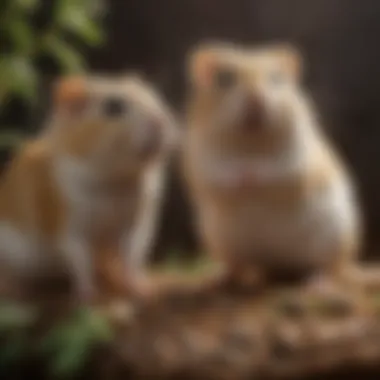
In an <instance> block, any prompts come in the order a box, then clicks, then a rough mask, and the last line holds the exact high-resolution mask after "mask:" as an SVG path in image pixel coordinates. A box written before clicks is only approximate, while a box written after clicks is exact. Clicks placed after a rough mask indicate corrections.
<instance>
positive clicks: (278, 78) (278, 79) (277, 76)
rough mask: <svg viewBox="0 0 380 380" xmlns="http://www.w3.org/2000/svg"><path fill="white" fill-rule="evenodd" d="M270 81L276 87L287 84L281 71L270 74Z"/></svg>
mask: <svg viewBox="0 0 380 380" xmlns="http://www.w3.org/2000/svg"><path fill="white" fill-rule="evenodd" d="M269 81H270V82H271V84H273V85H275V86H279V85H281V84H283V83H284V82H285V75H284V73H283V72H282V71H280V70H274V71H272V72H270V73H269Z"/></svg>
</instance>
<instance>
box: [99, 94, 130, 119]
mask: <svg viewBox="0 0 380 380" xmlns="http://www.w3.org/2000/svg"><path fill="white" fill-rule="evenodd" d="M103 111H104V114H105V115H106V116H108V117H119V116H122V115H124V114H125V113H126V112H127V103H126V101H125V100H124V99H122V98H119V97H109V98H107V99H105V100H104V104H103Z"/></svg>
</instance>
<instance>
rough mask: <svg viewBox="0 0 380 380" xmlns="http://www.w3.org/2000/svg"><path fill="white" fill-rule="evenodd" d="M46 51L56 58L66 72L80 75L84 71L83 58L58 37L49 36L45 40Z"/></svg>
mask: <svg viewBox="0 0 380 380" xmlns="http://www.w3.org/2000/svg"><path fill="white" fill-rule="evenodd" d="M44 50H45V51H46V52H47V53H48V54H50V55H52V56H53V57H55V59H56V60H57V62H58V63H59V64H60V65H61V66H62V68H63V70H64V71H65V72H69V73H78V72H82V71H83V69H84V60H83V57H82V56H81V55H80V54H79V53H78V52H76V51H75V50H74V48H73V47H72V46H70V45H69V44H68V43H66V41H64V40H63V39H60V38H58V37H57V36H56V35H49V36H47V37H46V38H45V39H44Z"/></svg>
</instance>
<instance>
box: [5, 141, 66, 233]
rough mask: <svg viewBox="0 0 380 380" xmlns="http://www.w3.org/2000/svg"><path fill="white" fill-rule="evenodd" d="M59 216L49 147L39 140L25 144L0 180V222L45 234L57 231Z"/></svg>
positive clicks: (58, 200) (58, 198)
mask: <svg viewBox="0 0 380 380" xmlns="http://www.w3.org/2000/svg"><path fill="white" fill-rule="evenodd" d="M61 214H62V199H61V198H60V193H59V190H58V188H57V186H56V183H55V180H54V176H53V170H52V153H51V151H50V147H49V145H48V143H47V142H46V141H45V140H43V139H36V140H32V141H29V142H26V143H25V145H24V146H22V147H21V149H20V150H19V151H18V152H17V153H16V155H15V157H14V159H13V160H12V161H11V162H10V164H9V166H8V168H7V169H6V171H5V173H4V176H3V178H2V180H1V184H0V219H1V220H3V221H6V222H9V223H11V224H12V225H14V226H15V227H17V228H19V229H22V230H27V231H30V230H38V231H39V232H41V233H43V234H48V235H49V234H51V233H53V232H55V231H56V230H57V228H58V221H59V220H60V219H61Z"/></svg>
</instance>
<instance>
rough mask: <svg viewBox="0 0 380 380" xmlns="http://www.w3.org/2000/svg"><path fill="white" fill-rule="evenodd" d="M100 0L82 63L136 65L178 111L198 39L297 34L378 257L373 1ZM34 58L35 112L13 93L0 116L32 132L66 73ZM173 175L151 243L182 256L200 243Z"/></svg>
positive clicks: (376, 13)
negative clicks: (95, 29) (97, 23)
mask: <svg viewBox="0 0 380 380" xmlns="http://www.w3.org/2000/svg"><path fill="white" fill-rule="evenodd" d="M8 1H9V0H8ZM17 1H19V0H17ZM24 1H25V0H24ZM30 1H31V0H30ZM61 1H62V0H61ZM56 2H57V0H54V1H53V0H45V1H44V2H43V3H44V5H43V6H42V7H40V8H39V10H38V12H37V16H38V17H37V16H33V19H34V20H35V25H36V27H37V28H40V29H43V28H44V27H46V25H48V24H49V20H50V18H51V17H52V12H53V9H54V7H53V5H54V3H56ZM104 3H105V5H106V7H105V10H104V11H103V12H104V13H103V19H102V22H101V23H102V25H103V29H104V31H105V38H106V39H105V41H104V42H103V43H102V44H100V45H99V44H98V45H96V44H93V45H91V44H88V43H82V42H80V41H79V42H78V41H76V42H75V43H76V46H77V49H79V50H80V52H81V54H82V55H84V57H85V60H86V61H87V63H88V68H89V69H90V70H93V71H97V72H112V73H121V72H125V71H126V70H129V69H134V70H138V71H140V72H141V73H143V74H145V75H146V76H147V77H148V78H149V79H151V80H153V81H154V82H155V83H156V84H157V85H158V86H159V88H160V89H161V90H162V91H163V93H164V95H165V96H166V97H167V99H169V101H170V102H171V103H172V104H173V105H174V106H175V107H176V109H177V110H178V111H179V113H180V110H181V106H182V104H183V95H184V90H185V86H186V84H185V78H184V58H185V54H186V52H187V50H188V49H189V48H190V47H191V46H192V45H193V44H194V43H197V42H199V41H200V40H203V39H223V40H227V41H232V42H238V43H242V44H253V43H264V42H268V41H290V42H293V43H294V44H295V45H296V46H297V47H298V48H299V49H300V50H301V52H302V53H303V54H304V56H305V61H306V72H305V78H304V79H305V85H306V86H307V88H308V89H309V91H310V93H311V95H312V97H313V98H314V100H315V102H316V104H317V106H318V108H319V110H320V114H321V115H320V116H321V119H322V120H323V121H324V124H325V126H326V128H327V130H328V131H329V134H330V136H331V138H332V139H333V140H334V141H335V143H336V145H337V147H338V149H339V150H340V151H341V152H342V154H343V155H344V158H345V159H346V160H347V161H348V163H349V164H350V166H351V167H352V169H353V171H354V175H355V177H356V179H357V182H358V185H359V193H360V198H361V201H362V204H363V207H364V214H365V221H366V225H367V232H368V233H367V236H366V257H376V252H377V249H378V248H379V246H380V236H379V235H378V231H377V230H378V228H379V227H380V199H379V198H378V193H379V192H380V170H379V169H378V168H377V163H378V162H380V147H379V145H380V47H379V36H380V3H379V1H378V0H362V1H361V2H358V1H357V0H310V1H305V0H287V1H284V0H234V1H232V0H181V1H178V0H160V1H157V0H108V1H105V2H104ZM77 42H78V43H77ZM95 45H96V46H95ZM0 46H1V45H0ZM0 49H2V47H0ZM2 54H3V52H2ZM0 61H1V60H0ZM35 64H36V67H37V70H38V72H39V74H40V80H39V90H40V92H39V93H40V95H41V96H40V97H38V99H39V102H38V105H37V106H36V107H34V108H33V111H32V110H31V107H28V106H25V101H23V100H21V101H20V100H16V101H10V102H9V103H7V105H6V107H5V108H4V107H3V108H4V110H3V112H2V114H1V116H0V124H1V125H2V126H6V127H7V128H8V129H11V130H12V131H15V130H17V131H23V132H31V133H34V131H35V130H36V129H38V125H39V124H40V123H41V121H42V120H43V117H44V113H45V110H46V107H47V104H48V99H49V96H48V94H49V92H48V89H49V86H48V84H49V83H50V81H51V79H52V78H54V77H55V76H56V75H58V74H59V73H61V72H62V70H61V69H60V68H59V67H57V65H56V64H55V63H54V62H52V60H51V59H50V58H49V57H46V56H44V55H42V56H41V57H39V58H38V59H36V62H35ZM0 86H1V82H0ZM0 90H1V87H0ZM0 95H1V91H0ZM11 151H12V150H11V149H10V148H9V147H8V146H6V147H3V149H2V160H3V162H5V161H6V160H7V159H9V157H11ZM169 182H170V183H169V187H168V191H167V194H166V202H165V208H164V213H163V216H162V220H161V224H160V231H159V239H158V242H157V247H156V253H157V256H158V257H159V256H162V255H163V254H165V253H166V252H168V251H172V250H175V251H178V252H184V254H185V255H186V254H191V252H197V251H199V247H198V246H197V244H196V239H195V236H194V233H193V230H192V226H191V213H190V208H189V205H188V204H187V202H186V196H185V193H184V191H183V187H182V186H181V181H180V179H179V176H178V174H177V172H176V168H175V165H174V167H173V169H172V171H171V175H170V181H169ZM379 252H380V251H379Z"/></svg>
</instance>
